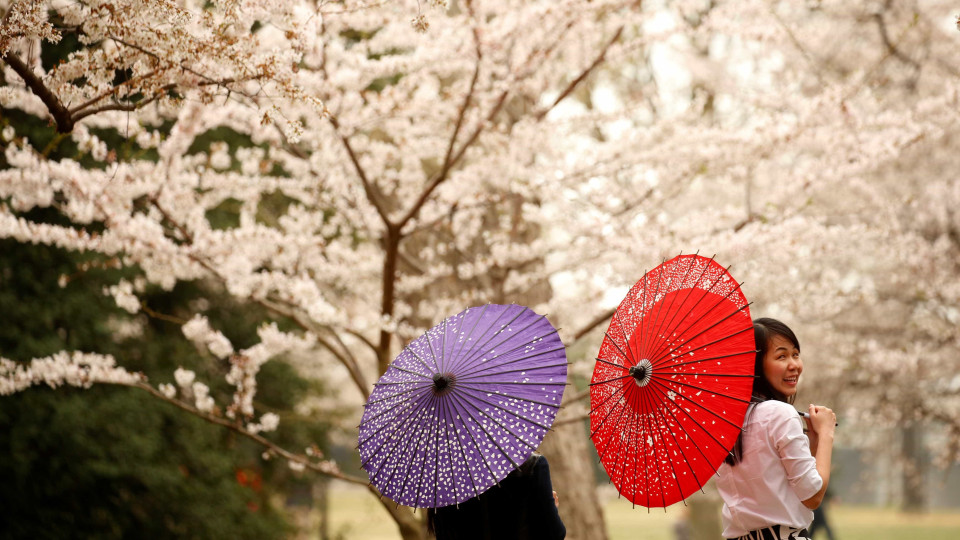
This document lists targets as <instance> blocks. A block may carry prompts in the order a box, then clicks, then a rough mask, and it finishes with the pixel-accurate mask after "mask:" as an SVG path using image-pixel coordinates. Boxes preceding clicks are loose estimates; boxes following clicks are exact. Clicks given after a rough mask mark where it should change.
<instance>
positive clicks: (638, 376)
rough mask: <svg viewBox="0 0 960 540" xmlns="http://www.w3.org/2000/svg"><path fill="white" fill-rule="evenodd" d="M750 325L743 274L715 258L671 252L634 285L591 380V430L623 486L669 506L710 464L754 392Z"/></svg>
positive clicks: (636, 498)
mask: <svg viewBox="0 0 960 540" xmlns="http://www.w3.org/2000/svg"><path fill="white" fill-rule="evenodd" d="M752 330H753V323H752V321H751V319H750V310H749V304H748V303H747V301H746V299H745V298H744V296H743V293H742V292H741V291H740V284H738V283H737V282H736V281H735V280H734V279H733V278H732V277H730V274H728V273H727V271H726V269H724V268H723V267H721V266H720V265H718V264H717V263H716V262H714V261H713V259H707V258H704V257H700V256H698V255H681V256H678V257H675V258H673V259H671V260H669V261H667V262H665V263H663V264H661V265H660V266H658V267H657V268H655V269H653V270H651V271H650V272H648V273H645V274H644V276H643V278H642V279H641V280H640V281H638V282H637V284H636V285H634V286H633V288H632V289H630V292H629V293H628V294H627V296H626V298H625V299H624V300H623V302H621V303H620V307H618V308H617V310H616V312H615V313H614V315H613V319H612V320H611V321H610V326H609V327H608V328H607V331H606V337H605V338H604V340H603V344H602V345H601V346H600V353H599V354H598V358H597V364H596V367H595V368H594V371H593V379H592V381H591V383H590V385H591V386H590V403H591V410H590V428H591V434H590V436H591V438H592V439H593V443H594V445H595V446H596V447H597V452H598V453H599V455H600V462H601V463H602V464H603V466H604V468H605V469H606V471H607V474H608V475H609V476H610V479H611V480H612V481H613V484H614V485H615V486H616V487H617V489H618V490H619V491H620V494H621V495H623V496H624V497H626V498H627V499H629V500H630V501H632V502H633V503H635V504H640V505H643V506H646V507H648V508H650V507H666V506H669V505H671V504H674V503H677V502H679V501H682V500H683V499H685V498H687V497H688V496H690V495H691V494H692V493H693V492H694V491H696V490H698V489H701V488H702V487H703V485H704V483H706V481H707V480H709V478H710V476H711V475H713V474H714V473H715V472H716V470H717V468H718V467H719V466H720V464H721V463H722V462H723V460H724V458H726V456H727V454H728V453H729V452H730V449H731V448H732V447H733V444H734V442H735V441H736V440H737V436H738V434H739V433H740V429H741V426H742V425H743V416H744V414H745V412H746V409H747V403H748V402H749V400H750V392H751V388H752V386H753V364H754V357H755V353H756V347H755V345H754V338H753V331H752Z"/></svg>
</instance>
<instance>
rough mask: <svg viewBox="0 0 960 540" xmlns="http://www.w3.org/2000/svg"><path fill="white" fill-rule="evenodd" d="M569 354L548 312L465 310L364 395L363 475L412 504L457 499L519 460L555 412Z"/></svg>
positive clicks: (414, 346)
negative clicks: (366, 395)
mask: <svg viewBox="0 0 960 540" xmlns="http://www.w3.org/2000/svg"><path fill="white" fill-rule="evenodd" d="M566 379H567V357H566V351H565V350H564V346H563V343H562V342H561V341H560V337H559V335H558V334H557V331H556V330H555V329H554V328H553V326H552V325H551V324H550V322H549V321H548V320H547V319H546V317H544V316H541V315H537V314H536V313H534V312H533V311H532V310H530V309H528V308H526V307H523V306H517V305H512V304H511V305H496V304H488V305H485V306H478V307H472V308H469V309H467V310H465V311H462V312H461V313H458V314H457V315H454V316H453V317H449V318H447V319H446V320H444V321H443V322H442V323H440V324H438V325H437V326H434V327H433V328H431V329H430V330H428V331H427V332H426V333H425V334H423V335H422V336H420V337H419V338H417V339H416V340H415V341H413V342H412V343H411V344H410V345H409V346H407V348H405V349H404V350H403V351H402V352H401V353H400V354H399V355H397V357H396V358H395V359H394V360H393V362H391V364H390V366H389V367H388V368H387V371H386V373H384V374H383V376H382V377H380V380H378V381H377V383H376V388H375V389H374V391H373V393H371V394H370V398H369V400H368V401H367V404H366V405H365V406H364V407H365V410H364V413H363V418H362V420H361V422H360V437H359V450H360V459H361V462H362V464H363V468H364V469H365V470H366V471H367V473H368V474H369V476H370V482H371V483H372V484H373V485H374V486H375V487H376V488H377V489H378V490H379V491H380V493H381V494H383V495H384V496H386V497H389V498H390V499H392V500H394V501H396V502H398V503H401V504H405V505H407V506H413V507H417V508H436V507H441V506H449V505H452V504H457V503H460V502H463V501H465V500H467V499H470V498H472V497H475V496H476V495H479V494H480V493H483V492H484V491H486V490H487V489H488V488H490V487H491V486H493V485H494V484H496V483H497V482H499V481H500V480H502V479H503V478H505V477H506V476H507V474H508V473H509V472H510V471H512V470H513V469H514V468H516V467H517V466H518V465H520V464H521V463H523V462H524V461H525V460H526V459H527V458H528V457H529V456H530V454H531V453H533V451H534V450H535V449H536V448H537V447H538V446H539V445H540V443H541V442H542V441H543V437H544V435H545V434H546V432H547V431H548V430H549V428H550V425H551V424H552V423H553V420H554V418H556V415H557V411H558V409H559V407H560V402H561V399H562V397H563V390H564V388H565V384H566Z"/></svg>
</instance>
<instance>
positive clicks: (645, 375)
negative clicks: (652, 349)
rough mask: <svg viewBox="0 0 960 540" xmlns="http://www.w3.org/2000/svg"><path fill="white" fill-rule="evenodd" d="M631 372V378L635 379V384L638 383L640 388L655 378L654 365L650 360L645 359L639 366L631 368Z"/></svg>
mask: <svg viewBox="0 0 960 540" xmlns="http://www.w3.org/2000/svg"><path fill="white" fill-rule="evenodd" d="M629 372H630V376H631V377H633V382H635V383H637V386H639V387H644V386H646V385H647V383H649V382H650V378H651V377H652V376H653V364H652V363H651V362H650V360H647V359H646V358H644V359H643V360H641V361H640V362H638V363H637V365H635V366H630V369H629Z"/></svg>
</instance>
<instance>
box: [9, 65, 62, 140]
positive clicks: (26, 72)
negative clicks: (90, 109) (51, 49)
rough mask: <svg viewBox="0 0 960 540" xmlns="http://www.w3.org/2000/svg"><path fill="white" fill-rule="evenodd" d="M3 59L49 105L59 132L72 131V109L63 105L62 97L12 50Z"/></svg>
mask: <svg viewBox="0 0 960 540" xmlns="http://www.w3.org/2000/svg"><path fill="white" fill-rule="evenodd" d="M3 61H4V62H6V63H7V65H8V66H10V68H11V69H13V71H15V72H16V73H17V75H19V76H20V78H21V79H23V82H24V83H26V85H27V88H29V89H30V91H32V92H33V93H34V94H36V96H37V97H38V98H40V101H42V102H43V104H44V105H46V106H47V110H48V111H49V112H50V115H51V116H53V120H54V122H56V124H57V131H58V132H59V133H70V132H71V131H73V125H74V119H73V117H72V116H71V114H70V111H69V110H67V108H66V107H64V106H63V103H61V102H60V98H58V97H57V96H56V95H55V94H54V93H53V92H52V91H51V90H50V89H49V88H47V87H46V85H44V84H43V81H41V80H40V78H39V77H37V76H36V75H35V74H34V73H33V70H31V69H30V67H29V66H27V65H26V64H24V63H23V61H22V60H20V58H18V57H17V55H15V54H13V52H11V51H7V53H6V54H4V55H3Z"/></svg>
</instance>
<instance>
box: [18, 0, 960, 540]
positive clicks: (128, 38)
mask: <svg viewBox="0 0 960 540" xmlns="http://www.w3.org/2000/svg"><path fill="white" fill-rule="evenodd" d="M0 9H2V10H3V11H2V13H3V26H2V29H0V58H2V60H3V66H4V71H3V79H4V85H3V87H2V88H0V106H2V107H3V110H4V111H17V112H18V113H20V114H25V115H28V116H29V117H31V118H37V119H41V120H42V121H46V122H49V123H50V127H49V130H50V131H51V132H56V134H57V135H51V137H50V139H49V141H50V142H48V143H46V144H44V145H42V146H41V145H38V144H37V142H36V141H35V140H33V139H31V138H30V137H28V136H26V135H25V134H24V133H21V132H20V131H18V126H16V125H14V124H13V123H11V122H9V121H8V122H6V123H5V124H4V126H3V127H2V130H3V131H2V138H3V145H4V160H5V164H6V165H7V167H6V169H5V170H2V171H0V235H2V236H3V237H5V238H14V239H16V240H18V241H20V242H32V243H37V244H42V245H48V246H55V247H58V248H63V249H68V250H75V251H80V252H90V253H96V254H100V255H101V256H103V257H105V258H110V259H111V260H117V261H118V262H119V264H121V265H122V266H124V267H129V268H131V269H135V270H136V272H137V274H138V277H137V278H136V279H132V280H124V281H120V282H118V283H117V284H116V285H115V286H113V287H110V288H109V289H108V290H107V291H105V292H106V293H107V294H110V295H111V296H113V297H114V298H115V299H116V301H117V304H118V305H119V306H121V307H123V308H125V309H127V310H129V311H131V312H138V311H140V310H143V309H144V307H143V305H142V303H141V302H140V300H139V298H138V295H139V294H141V293H142V291H143V290H144V287H146V286H148V285H152V286H160V287H164V288H171V287H173V286H174V285H175V284H176V283H178V282H180V281H193V280H203V281H205V282H209V283H210V284H212V285H213V286H217V287H220V288H222V290H223V291H225V292H227V293H229V294H230V295H232V296H234V297H236V298H238V299H240V300H243V301H247V302H251V303H255V304H259V305H260V306H263V307H265V308H267V309H268V310H270V311H271V312H272V313H273V314H274V316H276V317H279V318H283V319H284V320H289V321H293V322H294V323H295V325H296V326H297V328H298V330H297V331H282V330H280V329H279V327H278V326H277V325H276V324H275V323H273V322H271V321H264V324H263V326H262V327H261V328H260V330H259V332H258V334H259V338H260V343H259V344H257V345H255V346H253V347H249V348H246V349H241V350H236V348H235V347H234V346H233V344H232V343H230V341H229V340H228V339H227V338H226V337H225V336H224V334H223V332H222V329H217V328H214V327H212V326H211V325H210V323H209V321H208V320H207V318H206V317H205V316H204V315H203V313H202V310H198V312H197V313H196V314H195V317H193V318H192V319H191V320H190V321H189V322H187V323H186V324H184V325H183V333H184V335H185V336H186V337H187V338H189V339H191V340H193V341H194V342H196V343H197V344H198V346H200V347H202V348H204V349H205V350H207V351H209V353H210V355H211V358H212V359H213V360H212V361H216V362H220V363H223V364H224V365H228V366H229V374H228V376H227V381H228V382H229V384H230V385H231V386H232V387H233V388H235V392H234V395H233V398H232V401H231V402H230V403H217V402H216V401H215V400H214V399H213V398H212V397H211V396H210V394H209V384H208V383H209V382H210V381H206V382H204V381H201V380H198V379H197V376H196V375H195V374H193V373H192V372H189V371H186V370H180V371H178V372H177V373H175V374H170V378H169V379H167V381H164V382H157V381H150V380H146V379H145V378H144V376H143V375H141V374H138V373H131V372H129V371H127V370H126V369H124V367H123V366H124V362H123V359H115V358H112V357H108V356H105V355H102V354H98V353H97V352H96V351H63V352H61V353H59V354H56V355H53V356H51V357H48V358H39V359H34V360H33V361H32V362H29V363H15V362H12V361H10V360H7V359H3V360H0V394H10V393H13V392H17V391H23V390H26V389H27V388H28V387H30V386H32V385H37V384H44V383H46V384H49V385H51V386H57V385H63V384H68V385H74V386H89V385H91V384H95V383H107V384H121V385H127V386H134V387H137V388H140V389H142V390H145V391H147V392H149V393H151V394H152V395H154V396H156V397H157V398H158V399H162V400H165V401H168V402H170V403H172V404H174V405H176V406H177V407H180V408H182V409H183V410H185V411H187V412H189V413H192V414H196V415H199V416H202V417H204V418H206V419H208V420H209V421H211V422H214V423H218V424H221V425H223V426H225V427H226V428H228V429H233V430H235V431H237V432H238V433H241V434H243V435H244V436H246V437H250V438H252V439H254V440H256V441H258V442H260V443H261V444H263V445H264V446H265V447H266V448H268V449H269V450H270V451H271V452H273V453H274V454H277V455H280V456H282V457H283V458H285V459H288V460H289V461H290V463H291V466H293V467H296V468H310V469H312V470H315V471H317V472H319V473H320V474H323V475H328V476H332V477H335V478H340V479H343V480H346V481H349V482H354V483H357V484H360V485H366V479H364V478H358V477H356V476H353V475H350V474H346V473H344V472H342V471H340V469H339V468H338V467H337V465H336V464H335V463H333V462H331V461H329V460H325V459H321V458H319V457H317V456H315V455H313V456H311V455H307V454H306V453H305V452H297V451H292V450H289V449H284V448H281V447H279V446H277V445H276V444H274V443H272V442H271V441H270V440H269V439H268V438H266V437H264V436H263V433H264V432H269V431H271V430H273V429H276V428H277V427H278V426H277V419H276V418H275V417H272V416H270V415H269V414H267V415H264V414H260V413H258V411H257V410H256V408H255V407H254V397H255V395H256V390H257V386H256V383H257V378H256V377H257V373H258V370H259V369H260V367H261V366H262V365H263V364H264V362H267V361H269V360H270V359H271V358H274V357H276V356H278V355H280V354H287V355H291V356H292V357H294V358H299V359H300V360H299V363H298V367H299V368H300V369H301V371H303V372H304V373H307V374H312V375H314V376H317V377H324V378H325V379H327V380H329V381H331V382H332V383H333V384H334V385H337V386H341V387H343V388H350V390H349V391H347V390H344V391H343V395H342V396H341V398H342V399H346V400H351V399H352V400H354V401H355V402H356V403H357V405H358V410H359V404H360V403H361V402H362V400H363V399H364V398H365V397H366V396H367V395H369V392H370V387H371V385H372V383H373V382H374V381H375V380H376V378H377V377H378V376H379V375H380V374H381V373H383V371H384V370H385V369H386V366H387V364H388V363H389V361H390V359H391V358H392V357H393V355H395V354H396V353H397V352H398V350H399V348H400V347H401V346H402V345H403V344H404V343H405V342H407V341H408V340H410V339H412V338H414V337H416V336H417V335H419V333H420V332H422V331H423V330H424V329H425V328H427V327H429V326H430V325H431V324H432V323H433V322H434V321H436V320H439V319H440V318H442V317H444V316H446V315H449V314H450V313H454V312H457V311H459V310H461V309H463V308H464V307H466V306H469V305H476V304H480V303H484V302H519V303H527V304H529V305H531V306H532V307H534V308H535V309H538V310H539V311H541V312H545V313H548V314H550V316H551V319H552V320H553V322H554V323H555V324H557V325H558V326H561V327H562V328H563V329H564V330H563V336H564V338H565V340H566V341H567V342H568V344H570V345H572V347H571V360H572V361H574V366H573V372H574V373H575V374H577V375H582V376H584V377H586V376H588V374H589V371H590V369H591V363H590V354H592V351H589V349H590V348H591V347H590V343H591V340H592V338H593V337H595V336H596V334H595V328H597V327H598V325H601V324H602V323H603V322H604V321H605V320H606V318H608V317H609V309H610V308H611V306H612V305H614V304H615V302H616V301H618V300H619V299H618V298H616V296H617V294H618V293H619V292H621V291H625V290H626V288H627V287H628V286H629V285H630V284H632V282H633V281H635V280H636V279H639V277H640V276H641V275H642V272H643V270H644V269H649V268H650V267H652V266H654V265H656V264H658V263H659V262H660V260H661V258H663V257H668V256H671V255H673V254H676V253H678V252H679V251H680V250H686V251H692V250H697V249H699V250H701V251H702V252H709V253H711V254H712V253H717V254H718V259H719V260H720V261H721V262H724V263H725V264H730V263H736V265H735V267H734V270H733V271H734V275H735V276H737V277H738V278H740V279H743V280H745V281H747V284H746V285H745V286H744V287H745V290H746V291H747V293H748V294H747V296H748V297H749V298H751V299H753V300H754V301H755V302H756V305H755V307H754V311H755V312H758V310H759V311H763V312H768V313H770V314H772V315H774V316H781V317H784V318H788V319H792V320H795V321H798V322H799V324H801V325H803V326H805V327H807V328H809V329H810V330H809V332H810V335H811V337H813V338H814V342H815V343H817V344H816V345H815V346H813V347H811V348H810V350H811V351H814V352H815V353H816V354H814V356H819V357H821V358H823V360H816V361H811V362H810V365H811V367H810V370H811V372H814V373H816V372H819V373H821V374H820V375H815V377H816V378H815V379H814V380H815V381H816V380H821V381H829V380H837V378H839V377H845V378H849V380H851V381H852V383H851V387H855V388H858V391H859V392H860V394H858V397H857V399H851V400H850V401H849V402H847V401H846V400H844V401H843V402H844V405H845V407H846V408H845V409H842V413H843V414H846V415H848V417H849V418H850V419H851V422H853V421H857V422H864V423H866V422H873V423H877V422H881V421H883V422H885V423H886V425H894V423H895V422H897V421H898V420H900V419H902V418H903V417H904V415H920V416H919V417H920V418H922V419H925V420H935V421H937V422H939V423H940V424H938V425H942V426H946V427H947V432H949V433H950V434H952V436H951V438H949V439H948V440H949V441H950V442H949V444H947V445H946V446H945V447H944V453H943V455H944V456H945V458H946V459H955V458H956V448H957V441H958V437H957V435H958V433H960V424H958V420H957V418H958V417H960V415H958V411H957V406H958V404H957V403H956V402H955V398H953V399H951V398H950V395H952V394H950V392H951V388H952V387H951V386H950V385H951V384H955V383H952V382H944V381H950V380H951V379H949V377H946V375H948V374H950V373H952V371H951V368H950V359H951V358H954V357H955V353H956V350H957V346H958V343H957V335H956V332H955V330H953V329H954V328H955V326H956V317H957V316H958V315H957V312H956V307H955V306H956V305H957V295H958V289H960V288H958V286H957V281H956V278H955V277H954V276H955V275H956V261H957V260H958V259H957V255H958V251H957V250H958V241H957V236H958V235H957V233H956V231H957V227H958V225H957V219H958V218H957V216H956V213H955V212H954V210H952V209H953V208H954V207H955V205H956V203H957V202H958V200H957V199H958V195H960V194H958V189H957V184H956V181H955V180H954V179H953V177H952V176H951V175H950V167H949V166H948V163H949V162H948V161H947V159H946V157H941V158H940V159H939V160H936V161H934V162H927V160H926V159H925V156H927V155H938V156H946V155H947V150H946V149H947V148H949V147H950V143H951V141H953V140H955V137H956V133H955V131H956V129H957V128H956V126H957V125H958V124H957V111H958V107H957V99H958V98H957V91H958V85H957V70H958V66H957V64H956V62H955V60H954V56H955V55H952V54H951V53H953V52H955V51H956V48H957V45H958V43H960V40H958V37H960V34H958V33H957V32H956V31H955V28H954V26H953V25H954V21H955V17H956V14H955V13H951V12H950V11H949V10H950V9H952V6H950V5H949V4H948V3H947V2H936V1H929V2H910V1H893V0H890V1H886V2H853V3H851V2H837V1H831V0H823V1H818V2H777V3H769V2H761V1H746V2H743V1H741V2H717V1H712V0H710V1H708V0H694V1H674V2H649V1H648V2H641V1H625V0H592V1H591V0H564V1H559V2H558V1H556V0H542V1H519V0H486V1H482V0H475V1H467V0H456V1H450V2H444V1H442V0H432V1H429V2H428V1H426V0H424V1H422V2H415V1H385V2H362V1H355V0H343V1H336V2H334V1H331V2H321V1H310V0H284V1H270V2H265V1H258V0H219V1H209V2H208V1H199V0H196V1H194V0H181V1H173V0H87V1H79V2H78V1H66V0H63V1H60V0H48V1H45V2H32V1H16V0H14V1H11V0H5V1H0ZM55 51H67V53H65V54H59V55H58V54H57V53H56V52H55ZM116 139H119V140H123V141H126V143H125V144H127V145H128V146H129V148H130V150H129V151H125V152H121V151H119V149H118V148H117V147H116V145H113V146H112V145H111V144H108V143H107V141H109V140H116ZM58 145H75V146H76V149H77V155H76V156H72V157H51V156H52V155H55V152H54V150H56V148H57V147H58ZM907 164H910V165H907ZM937 164H939V165H937ZM904 176H906V177H908V178H907V179H906V180H905V179H904ZM921 180H922V183H920V181H921ZM904 203H905V204H904ZM38 207H54V208H56V209H57V210H58V211H60V212H61V213H62V214H63V215H64V216H65V217H66V218H68V219H69V220H70V222H71V225H69V226H64V225H54V224H49V223H43V222H38V221H34V220H31V219H29V218H27V217H24V216H25V214H26V212H28V211H29V210H31V209H34V208H38ZM224 216H226V218H224ZM220 218H223V219H220ZM891 306H895V307H896V309H891V310H888V309H887V308H889V307H891ZM881 313H889V318H883V317H881ZM851 319H855V320H856V321H857V324H851V323H850V322H849V321H850V320H851ZM887 325H889V326H887ZM890 326H893V327H896V328H906V329H907V330H908V333H906V334H905V335H904V336H902V338H901V339H891V338H890V336H889V335H882V334H885V333H886V332H883V331H882V330H883V329H884V328H889V327H890ZM878 330H879V331H878ZM592 332H593V333H592ZM594 341H595V340H594ZM907 343H909V345H907ZM584 351H586V352H584ZM806 353H807V349H806V347H805V354H806ZM828 359H829V360H828ZM885 373H890V374H892V373H897V374H900V376H897V377H895V378H894V380H895V381H896V382H894V383H890V384H880V382H881V379H880V377H881V375H882V374H885ZM917 381H919V382H920V383H921V384H920V385H919V387H920V388H923V389H924V390H923V391H921V392H913V393H911V396H913V397H914V398H915V399H916V401H914V402H913V403H915V405H914V406H912V407H911V408H910V410H909V411H906V410H902V409H899V410H897V411H898V412H896V413H895V414H894V413H892V412H890V411H892V410H895V408H894V407H893V404H894V403H897V402H902V400H900V396H901V395H902V393H904V392H908V391H909V390H910V389H911V388H916V387H917V386H918V384H917ZM817 387H818V388H821V387H820V385H817ZM824 387H825V389H823V390H817V392H818V393H817V394H816V395H817V396H818V397H819V396H820V395H824V397H834V398H838V396H836V395H835V396H828V395H826V394H820V393H819V392H826V390H827V389H829V385H827V384H824ZM836 390H839V387H837V388H836ZM953 394H955V392H953ZM585 396H586V394H585V393H584V392H583V391H582V390H581V391H577V390H576V389H571V391H570V392H568V394H567V396H566V397H565V401H566V403H567V405H568V406H567V408H566V410H565V411H564V412H563V415H562V416H561V418H560V419H559V420H558V426H557V428H556V433H555V434H553V435H551V436H550V437H548V440H547V441H546V445H547V446H548V447H549V448H555V449H556V452H557V454H558V459H557V460H556V462H557V465H558V466H557V467H556V468H557V472H556V473H555V474H557V475H558V477H559V478H556V479H555V483H557V484H559V485H563V484H566V485H568V486H575V485H580V486H583V485H592V470H591V469H589V467H588V466H587V465H586V459H585V454H586V446H585V444H582V445H576V444H574V443H573V442H572V441H577V440H579V441H580V442H584V441H585V440H586V438H584V437H582V433H581V432H582V426H581V425H579V424H578V423H577V422H578V421H579V419H580V418H582V415H583V413H584V412H585V407H586V404H585V402H584V399H585ZM861 396H862V397H861ZM868 404H876V406H875V407H874V406H867V405H868ZM881 406H882V407H883V408H881ZM881 410H883V411H885V412H884V413H882V414H879V413H878V411H881ZM878 414H879V416H878ZM358 416H359V415H358ZM854 419H855V420H854ZM551 445H552V446H551ZM553 461H554V460H552V462H553ZM370 489H371V491H374V490H373V488H372V487H371V488H370ZM569 491H570V498H567V499H566V501H568V502H567V504H564V505H563V506H562V507H561V511H562V512H563V515H564V519H565V521H567V522H568V523H569V528H570V531H571V537H574V538H586V537H591V538H602V537H604V536H605V535H604V533H603V532H602V531H603V524H602V517H601V510H600V506H599V503H598V501H597V498H596V495H595V493H594V492H593V490H591V489H579V488H578V489H570V490H569ZM384 507H385V508H386V509H387V511H389V512H390V513H391V515H392V516H393V517H394V519H395V520H396V521H397V523H398V527H399V530H400V534H401V535H402V536H403V537H404V538H418V537H420V536H421V535H422V534H423V533H422V527H421V524H420V523H419V521H418V520H417V519H416V518H414V517H413V516H412V515H411V514H410V513H409V511H407V510H406V509H398V508H396V507H395V506H394V505H392V504H384Z"/></svg>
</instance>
